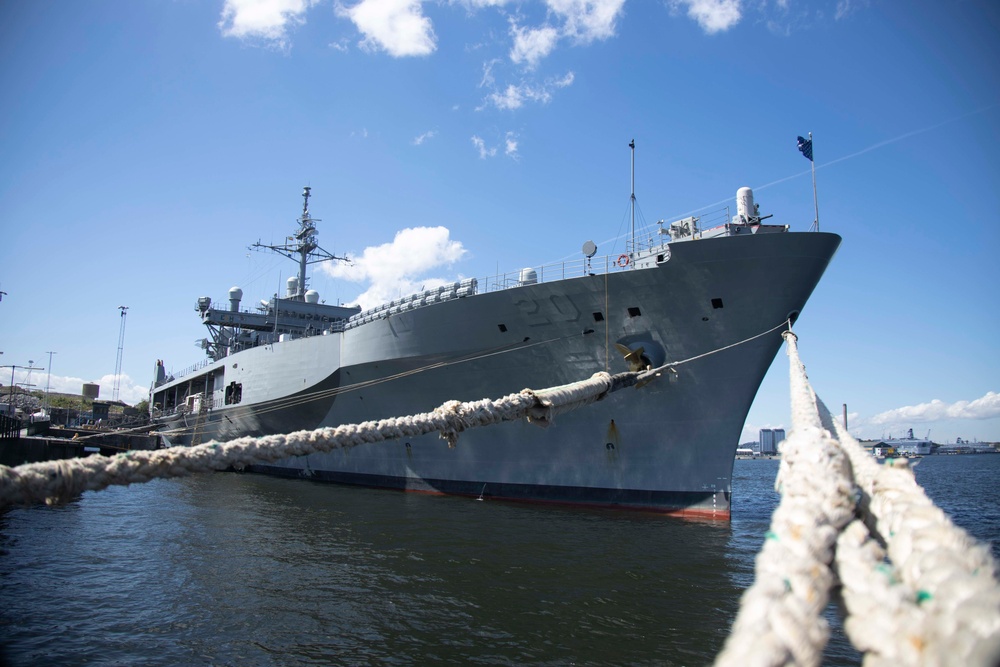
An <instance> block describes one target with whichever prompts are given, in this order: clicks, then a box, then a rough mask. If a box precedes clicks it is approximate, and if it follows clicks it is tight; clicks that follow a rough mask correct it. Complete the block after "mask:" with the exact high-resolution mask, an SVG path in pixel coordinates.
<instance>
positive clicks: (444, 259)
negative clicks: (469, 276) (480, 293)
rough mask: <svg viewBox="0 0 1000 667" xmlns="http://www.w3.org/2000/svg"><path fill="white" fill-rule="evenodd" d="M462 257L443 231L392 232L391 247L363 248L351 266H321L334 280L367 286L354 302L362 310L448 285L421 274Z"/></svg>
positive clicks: (461, 250)
mask: <svg viewBox="0 0 1000 667" xmlns="http://www.w3.org/2000/svg"><path fill="white" fill-rule="evenodd" d="M465 254H466V250H465V248H464V247H463V246H462V244H461V243H460V242H459V241H453V240H451V238H450V232H449V231H448V229H447V228H446V227H411V228H408V229H402V230H400V231H398V232H396V236H395V238H394V239H393V240H392V242H391V243H384V244H382V245H379V246H371V247H368V248H365V249H364V251H363V252H362V253H361V256H360V257H352V263H351V265H347V264H343V263H339V262H338V263H331V262H325V263H323V264H322V265H321V266H322V270H323V271H324V272H325V273H327V274H329V275H331V276H333V277H335V278H343V279H346V280H350V281H353V282H368V283H370V286H369V287H368V289H367V290H366V291H365V292H363V293H362V294H360V295H359V296H358V298H357V300H356V302H357V304H358V305H359V306H361V307H362V308H371V307H372V306H376V305H378V304H380V303H385V302H386V301H391V300H392V299H395V298H397V297H399V296H403V295H406V294H412V293H414V292H418V291H420V290H421V289H430V288H432V287H438V286H440V285H444V284H446V283H448V282H451V281H450V280H447V279H445V278H435V277H427V276H426V275H425V274H426V273H427V272H430V271H432V270H434V269H437V268H440V267H443V266H450V265H452V264H454V263H455V262H457V261H458V260H460V259H462V258H463V257H464V256H465Z"/></svg>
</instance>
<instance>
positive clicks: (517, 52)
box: [510, 24, 559, 69]
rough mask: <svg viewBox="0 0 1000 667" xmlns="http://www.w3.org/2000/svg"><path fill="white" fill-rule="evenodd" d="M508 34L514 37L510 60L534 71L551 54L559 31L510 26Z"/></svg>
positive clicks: (545, 27)
mask: <svg viewBox="0 0 1000 667" xmlns="http://www.w3.org/2000/svg"><path fill="white" fill-rule="evenodd" d="M510 33H511V35H513V37H514V46H513V47H512V48H511V50H510V59H511V61H513V62H514V63H517V64H518V65H521V64H524V65H526V66H527V67H528V68H529V69H534V68H535V67H536V66H537V65H538V62H539V61H540V60H541V59H542V58H544V57H545V56H547V55H549V54H550V53H552V50H553V49H554V48H555V47H556V42H557V41H558V40H559V31H557V30H556V29H555V28H553V27H550V26H543V27H541V28H521V27H520V26H517V25H514V24H511V27H510Z"/></svg>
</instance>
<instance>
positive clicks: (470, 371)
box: [154, 233, 840, 519]
mask: <svg viewBox="0 0 1000 667" xmlns="http://www.w3.org/2000/svg"><path fill="white" fill-rule="evenodd" d="M839 243H840V237H838V236H836V235H834V234H828V233H780V234H778V233H775V234H755V235H746V236H730V237H723V238H715V239H706V240H701V241H693V242H685V243H674V244H671V246H670V252H669V254H668V255H666V257H661V258H659V259H660V260H662V261H659V262H657V263H652V262H651V263H650V264H649V266H648V267H646V268H631V267H629V268H627V269H623V270H615V271H611V272H609V273H606V274H603V275H588V276H582V277H576V278H569V279H565V280H555V281H551V282H543V283H538V284H528V285H523V286H520V287H515V288H511V289H504V290H500V291H493V292H486V293H483V294H476V295H472V296H468V297H466V298H458V299H452V300H448V301H444V302H440V303H432V304H429V305H423V306H422V307H418V308H413V309H410V310H406V311H404V312H395V313H392V314H389V315H388V316H387V317H380V318H374V319H372V320H371V321H366V322H364V323H363V324H360V325H359V326H355V327H352V328H348V329H346V330H345V331H343V332H334V333H329V334H328V335H323V336H311V337H304V338H299V339H295V340H287V341H284V342H280V343H275V344H273V345H270V346H266V347H261V348H255V349H252V350H247V351H243V352H239V353H236V354H233V355H230V356H228V357H225V358H224V359H221V360H220V361H218V362H215V363H213V364H210V365H208V366H207V367H206V368H205V369H204V370H203V371H202V377H214V381H213V382H211V383H210V385H211V388H212V391H216V392H217V391H219V389H218V387H220V386H222V384H228V383H230V382H233V381H237V380H238V381H239V382H240V383H241V385H242V387H243V388H244V389H243V392H244V393H243V400H242V402H241V403H240V404H239V405H235V406H226V405H215V404H213V405H212V406H211V408H210V409H201V410H198V411H194V410H192V411H190V412H188V413H187V414H172V415H165V416H161V417H160V421H161V422H162V423H163V424H164V425H165V426H166V427H167V428H171V429H178V430H179V432H178V433H177V435H176V436H175V437H174V438H172V439H171V442H173V443H175V444H191V443H192V442H203V441H207V440H208V439H212V438H214V439H219V440H228V439H231V438H233V437H238V436H244V435H264V434H267V433H281V432H291V431H295V430H301V429H310V428H315V427H319V426H337V425H340V424H344V423H359V422H363V421H367V420H374V419H380V418H385V417H392V416H399V415H406V414H416V413H422V412H428V411H430V410H432V409H433V408H435V407H437V406H438V405H441V404H442V403H444V402H445V401H448V400H460V401H467V400H477V399H481V398H494V397H500V396H503V395H506V394H509V393H512V392H517V391H520V390H521V389H523V388H526V387H531V388H536V389H539V388H544V387H550V386H556V385H561V384H566V383H570V382H574V381H577V380H581V379H585V378H588V377H590V376H591V375H592V374H593V373H595V372H597V371H602V370H608V371H610V372H612V373H615V372H620V371H624V370H628V368H627V366H626V362H625V361H624V360H623V358H622V355H621V354H620V353H618V352H617V351H616V349H615V344H616V343H618V344H620V345H624V346H626V347H628V348H630V349H633V350H635V349H637V348H639V347H642V348H643V354H644V355H646V357H647V360H648V361H649V362H650V363H651V364H652V365H654V366H658V365H661V364H663V363H666V362H678V361H685V360H690V361H685V363H682V364H680V365H678V366H677V367H676V373H675V374H672V373H665V374H664V375H663V376H662V377H660V378H658V379H657V380H655V381H653V382H651V383H650V384H648V385H646V386H643V387H641V388H637V389H635V388H633V389H628V390H624V391H619V392H616V393H614V394H611V395H609V396H608V397H607V398H605V399H604V400H603V401H601V402H598V403H596V404H593V405H591V406H587V407H585V408H581V409H579V410H576V411H574V412H571V413H567V414H563V415H560V416H558V417H557V418H556V420H555V422H554V423H553V424H552V425H551V426H550V427H549V428H546V429H542V428H539V427H538V426H535V425H531V424H528V423H525V422H514V423H507V424H501V425H497V426H491V427H486V428H479V429H472V430H469V431H466V432H464V433H462V434H461V435H460V437H459V439H458V442H457V445H456V446H455V447H453V448H450V447H449V446H448V444H447V443H446V442H445V441H444V440H442V439H441V438H439V437H438V436H436V435H430V436H422V437H417V438H411V439H409V440H405V441H391V442H386V443H381V444H372V445H365V446H361V447H355V448H352V449H349V450H336V451H333V452H330V453H325V454H312V455H309V456H305V457H296V458H290V459H287V460H283V461H280V462H278V463H276V464H271V465H267V466H259V467H256V468H255V470H259V471H261V472H266V473H270V474H278V475H285V476H295V477H306V478H310V479H315V480H323V481H332V482H341V483H348V484H361V485H366V486H375V487H387V488H395V489H403V490H407V491H416V492H428V493H444V494H462V495H469V496H475V497H483V498H503V499H509V500H524V501H534V502H555V503H573V504H583V505H591V506H603V507H625V508H633V509H642V510H653V511H657V512H664V513H670V514H679V515H683V516H689V517H706V518H715V519H726V518H728V517H729V509H730V491H731V484H730V480H731V474H732V467H733V460H734V454H735V450H736V447H737V444H738V441H739V437H740V434H741V431H742V428H743V424H744V422H745V420H746V416H747V413H748V412H749V409H750V406H751V404H752V402H753V399H754V397H755V395H756V392H757V389H758V388H759V386H760V383H761V381H762V380H763V377H764V375H765V373H766V372H767V369H768V368H769V366H770V364H771V362H772V360H773V359H774V357H775V354H776V352H777V351H778V349H779V347H780V345H781V342H782V340H781V335H780V328H779V327H780V325H781V323H782V322H785V321H787V320H789V319H791V320H793V321H794V319H795V318H796V317H797V316H798V313H799V312H800V311H801V309H802V308H803V307H804V305H805V303H806V300H807V299H808V297H809V296H810V294H811V293H812V291H813V289H814V287H815V286H816V284H817V282H818V281H819V279H820V277H821V276H822V274H823V272H824V270H825V269H826V266H827V264H828V263H829V261H830V259H831V258H832V256H833V254H834V253H835V251H836V249H837V247H838V245H839ZM768 331H770V333H767V334H766V335H763V336H760V335H759V334H761V333H763V332H768ZM741 341H745V342H742V343H741ZM735 343H741V344H738V345H734V344H735ZM727 346H732V347H728V348H727ZM700 355H705V356H700ZM213 374H214V376H213ZM184 381H185V380H184V379H181V380H175V381H174V382H173V383H172V384H168V385H165V386H164V387H163V388H160V389H156V390H154V391H158V392H161V393H159V394H156V395H159V396H161V397H162V396H164V395H165V394H164V393H163V392H168V391H170V390H171V387H174V391H177V389H176V388H177V387H180V386H182V383H183V382H184ZM188 382H189V386H194V385H193V384H192V383H193V382H194V381H193V380H188ZM347 388H350V389H349V390H345V389H347ZM203 393H205V394H206V395H208V394H209V393H211V392H203ZM156 395H154V399H155V397H156ZM196 412H197V414H196Z"/></svg>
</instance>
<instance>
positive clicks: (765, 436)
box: [760, 428, 785, 454]
mask: <svg viewBox="0 0 1000 667" xmlns="http://www.w3.org/2000/svg"><path fill="white" fill-rule="evenodd" d="M784 439H785V429H783V428H762V429H761V430H760V453H761V454H777V453H778V443H779V442H781V441H782V440H784Z"/></svg>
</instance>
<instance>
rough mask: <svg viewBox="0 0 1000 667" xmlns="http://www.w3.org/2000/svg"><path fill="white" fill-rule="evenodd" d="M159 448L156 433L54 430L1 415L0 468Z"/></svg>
mask: <svg viewBox="0 0 1000 667" xmlns="http://www.w3.org/2000/svg"><path fill="white" fill-rule="evenodd" d="M160 447H161V439H160V436H159V435H158V434H150V433H147V432H135V431H106V430H94V429H87V428H66V427H56V426H48V425H47V422H41V423H39V422H35V423H27V422H25V421H24V420H21V419H16V418H12V417H7V416H4V415H0V465H6V466H18V465H22V464H25V463H38V462H41V461H53V460H57V459H75V458H81V457H84V456H91V455H92V454H100V455H101V456H114V455H115V454H120V453H122V452H127V451H136V450H155V449H159V448H160Z"/></svg>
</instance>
